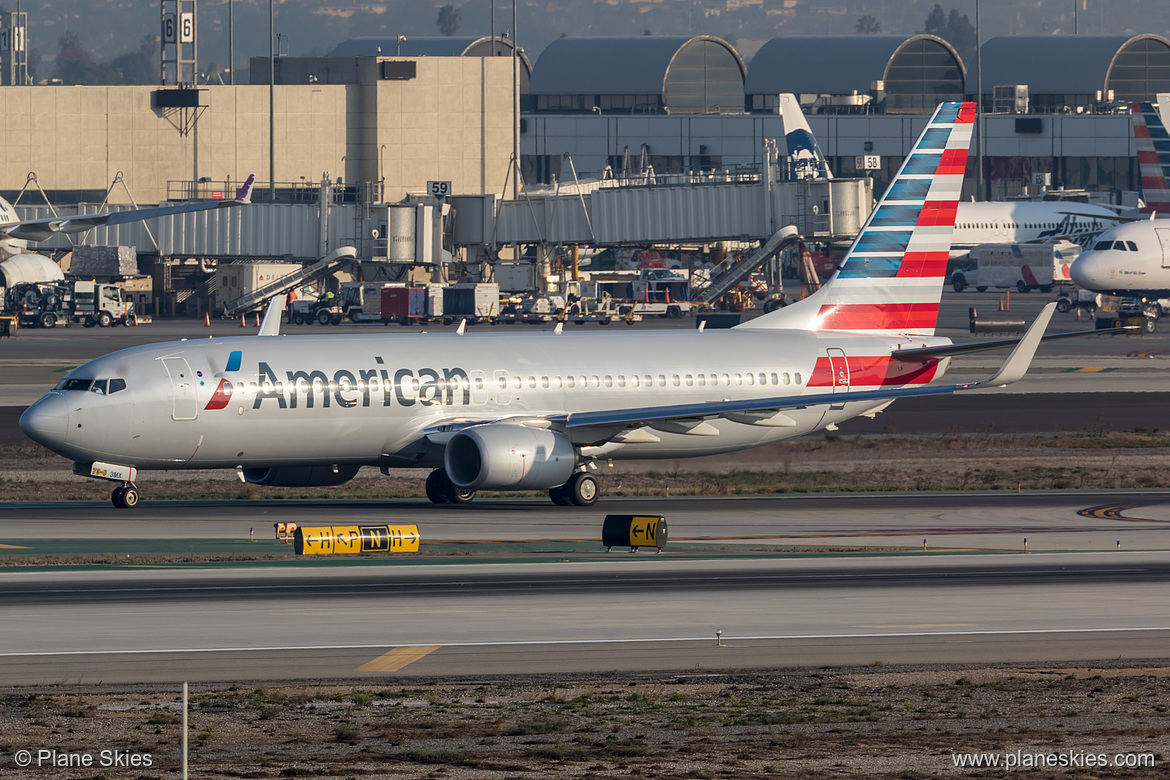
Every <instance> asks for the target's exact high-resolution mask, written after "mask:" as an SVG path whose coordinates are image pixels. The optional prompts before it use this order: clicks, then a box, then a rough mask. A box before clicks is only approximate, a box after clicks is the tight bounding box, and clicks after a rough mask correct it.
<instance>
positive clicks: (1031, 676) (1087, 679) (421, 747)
mask: <svg viewBox="0 0 1170 780" xmlns="http://www.w3.org/2000/svg"><path fill="white" fill-rule="evenodd" d="M1168 678H1170V667H1168V666H1166V665H1163V664H1150V663H1149V662H1146V663H1134V664H1125V663H1111V664H1106V665H1104V666H1102V667H1096V666H1093V667H1090V666H1070V667H1057V668H1050V667H1039V666H1036V667H1031V666H1024V667H1015V666H1013V667H957V666H956V667H933V668H922V667H896V668H886V667H867V668H848V669H828V668H825V669H815V670H781V671H775V672H771V673H762V674H761V673H752V674H743V675H739V674H730V675H705V674H694V675H662V676H656V675H636V676H631V675H565V676H556V677H543V678H524V679H515V678H502V679H490V680H489V679H476V678H464V679H457V680H435V681H430V682H427V683H425V684H416V683H411V684H401V683H399V682H397V681H394V680H393V679H386V680H380V681H369V680H366V681H363V682H362V683H361V684H360V685H358V686H355V685H329V686H304V685H301V686H271V687H264V688H253V687H237V686H231V687H223V686H219V687H216V686H212V687H203V686H201V687H198V688H194V689H192V693H191V699H190V708H189V712H190V715H189V718H190V720H189V740H190V766H191V769H192V777H197V778H238V777H246V778H283V777H301V776H303V777H376V778H422V777H442V778H475V779H476V780H478V779H480V778H482V779H484V780H487V779H488V778H492V779H495V778H517V777H530V776H537V775H538V774H542V775H546V776H548V775H551V776H555V777H589V778H619V777H620V778H629V777H638V778H691V777H693V778H714V777H735V778H765V777H766V778H772V777H813V778H820V777H832V778H837V777H851V778H893V777H902V778H917V777H923V778H926V777H941V776H954V775H955V773H956V772H961V773H962V774H961V776H964V777H997V776H1001V775H1002V770H998V771H994V772H993V771H992V770H972V769H964V770H958V769H956V766H955V763H954V762H955V759H954V757H953V756H954V754H957V753H983V754H987V755H999V756H1000V757H1001V759H1002V757H1003V756H1005V755H1007V754H1009V753H1010V754H1013V755H1016V756H1018V757H1024V756H1027V755H1041V756H1047V755H1057V756H1060V755H1064V756H1068V757H1070V758H1069V759H1066V760H1071V759H1072V758H1073V757H1077V756H1079V757H1080V758H1081V760H1083V759H1084V756H1085V755H1087V754H1092V755H1094V756H1097V755H1105V756H1107V757H1108V759H1109V760H1110V761H1111V762H1112V761H1114V759H1115V758H1116V757H1117V755H1118V754H1125V755H1127V756H1137V757H1142V758H1140V759H1137V758H1135V759H1132V760H1134V761H1137V760H1142V761H1147V762H1148V761H1153V762H1154V765H1155V766H1156V767H1158V768H1161V767H1162V766H1163V765H1164V763H1165V761H1166V760H1167V758H1170V756H1168V755H1167V751H1168V749H1170V710H1168V706H1167V693H1170V682H1168ZM180 723H181V710H180V698H179V695H178V692H177V691H176V690H174V689H170V690H161V689H157V688H145V687H143V688H112V687H109V686H101V685H97V686H84V687H76V688H73V687H69V688H21V689H10V690H7V691H3V692H0V735H3V736H0V765H3V766H4V769H3V774H5V775H6V776H9V773H10V771H11V770H10V769H9V767H8V766H7V765H8V764H9V763H10V762H11V761H12V760H13V753H14V752H15V751H17V750H21V749H28V750H32V751H34V754H35V752H36V751H37V750H38V749H42V748H55V749H57V750H58V751H63V752H65V753H72V754H85V753H89V754H93V755H94V756H95V760H100V755H99V752H100V751H101V750H112V751H124V753H125V754H126V755H149V757H150V760H151V766H150V767H149V769H147V770H146V771H145V772H142V771H128V770H125V769H122V770H117V769H115V770H103V769H100V768H98V769H96V770H95V769H94V768H92V767H90V768H84V767H73V768H54V769H50V770H48V771H50V772H51V773H52V777H54V778H59V779H60V780H67V779H73V778H76V779H77V780H82V779H84V780H90V778H94V777H109V778H114V777H140V776H141V777H157V776H160V775H164V774H171V773H173V772H175V771H176V770H177V769H178V768H179V765H180V756H181V754H180V744H181V726H180ZM1017 751H1018V753H1017ZM1017 760H1018V759H1017ZM1058 760H1059V759H1058ZM29 771H30V772H33V774H30V775H29V776H30V777H31V776H40V774H41V773H43V772H44V771H46V770H45V769H43V768H42V769H41V770H40V771H39V772H34V770H29ZM1163 772H1164V770H1163ZM1159 774H1160V773H1159V771H1158V769H1151V768H1150V767H1149V766H1146V767H1144V768H1137V769H1134V768H1112V767H1110V768H1105V769H1101V768H1099V767H1098V768H1093V769H1092V770H1091V771H1089V770H1085V769H1079V770H1078V769H1077V768H1076V766H1075V765H1074V766H1073V767H1072V768H1069V767H1067V766H1066V767H1063V768H1056V769H1045V770H1041V771H1035V772H1032V773H1030V774H1029V775H1028V776H1029V777H1041V778H1048V777H1061V778H1067V777H1098V778H1105V777H1152V776H1158V775H1159Z"/></svg>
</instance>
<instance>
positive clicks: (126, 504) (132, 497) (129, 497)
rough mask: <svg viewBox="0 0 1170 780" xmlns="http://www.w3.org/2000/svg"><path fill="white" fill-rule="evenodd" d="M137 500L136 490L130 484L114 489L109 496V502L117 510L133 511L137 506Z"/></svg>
mask: <svg viewBox="0 0 1170 780" xmlns="http://www.w3.org/2000/svg"><path fill="white" fill-rule="evenodd" d="M138 498H139V496H138V488H136V487H134V485H133V484H131V483H127V484H126V485H124V486H119V487H116V488H114V492H113V493H111V494H110V501H112V502H113V504H114V506H115V507H117V508H118V509H133V508H134V507H136V506H138Z"/></svg>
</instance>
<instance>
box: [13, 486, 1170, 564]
mask: <svg viewBox="0 0 1170 780" xmlns="http://www.w3.org/2000/svg"><path fill="white" fill-rule="evenodd" d="M607 514H651V515H662V516H664V517H666V518H667V521H668V524H669V531H670V533H669V538H670V544H671V545H675V546H678V545H686V544H690V545H704V546H706V547H707V548H709V549H715V550H718V548H720V547H723V546H728V547H731V548H736V547H753V548H758V549H763V550H768V549H774V548H778V547H791V546H800V547H807V548H810V549H812V548H819V547H833V548H839V549H848V548H854V547H857V548H864V547H869V548H895V549H900V548H907V549H921V548H922V545H923V542H924V541H926V543H927V546H928V549H930V550H935V549H942V548H947V549H961V550H1002V551H1010V552H1015V551H1022V550H1023V549H1024V540H1025V539H1027V540H1028V550H1029V551H1030V552H1042V551H1072V550H1080V551H1085V552H1101V551H1109V550H1116V549H1117V547H1118V543H1119V542H1120V546H1121V548H1122V549H1124V550H1170V492H1166V491H1150V492H1148V493H1134V492H1113V491H1103V492H1092V491H1051V492H1036V493H1028V494H1022V495H1021V494H1015V493H998V492H991V491H985V492H974V491H969V492H963V493H905V494H873V493H857V494H816V495H783V496H744V497H735V496H723V497H703V498H692V497H687V498H604V499H602V500H601V501H599V502H598V503H597V504H596V505H595V506H593V507H589V508H576V507H556V506H554V505H552V504H551V503H550V502H549V501H547V500H544V499H513V500H507V499H488V500H481V501H476V502H475V503H474V504H472V505H470V506H468V507H450V506H435V505H432V504H430V503H428V502H426V501H411V500H400V499H388V500H383V501H361V500H357V501H222V502H151V501H145V502H143V503H142V504H140V505H139V507H138V508H137V509H135V510H134V511H132V512H127V511H122V510H117V509H115V508H114V507H113V506H111V505H110V504H109V503H108V502H85V503H80V504H0V543H4V542H7V543H18V541H19V540H22V539H55V540H64V539H95V540H140V539H160V540H181V539H193V540H194V539H232V540H238V541H245V540H247V539H248V538H249V531H250V530H253V529H254V530H255V532H256V536H257V537H259V538H266V537H270V536H271V535H272V533H273V531H272V526H273V523H276V522H290V521H291V522H295V523H297V524H298V525H300V526H312V525H338V524H375V525H376V524H379V523H381V524H386V523H388V522H389V523H408V524H416V525H418V527H419V530H420V533H421V535H422V539H423V542H424V545H425V544H426V543H427V542H439V541H442V542H456V541H463V542H505V541H508V542H529V543H530V542H555V541H582V542H592V543H593V545H594V547H593V549H594V550H596V551H597V552H601V551H602V549H603V548H602V547H601V545H600V538H601V526H602V522H603V520H604V518H605V515H607ZM545 547H546V549H556V548H555V545H554V546H552V547H551V548H550V547H548V545H546V546H545ZM574 549H577V548H574ZM671 549H672V548H671V547H668V548H667V551H668V553H669V551H670V550H671Z"/></svg>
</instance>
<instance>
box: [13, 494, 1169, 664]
mask: <svg viewBox="0 0 1170 780" xmlns="http://www.w3.org/2000/svg"><path fill="white" fill-rule="evenodd" d="M607 511H612V512H623V513H624V512H631V513H633V512H654V513H661V514H663V515H665V516H666V517H667V518H668V520H669V522H670V529H671V542H670V545H671V546H668V548H667V551H666V552H664V553H663V554H661V555H654V554H649V553H647V552H646V551H642V552H640V553H638V554H637V555H630V554H629V553H626V552H618V551H614V552H612V553H609V554H608V555H607V554H605V553H603V552H602V548H601V547H600V544H599V543H597V539H598V536H599V533H600V523H601V519H602V517H603V516H604V514H605V512H607ZM274 518H276V519H281V520H287V519H293V520H295V521H297V522H299V523H301V524H311V523H313V522H317V521H320V520H322V519H325V518H333V520H335V521H336V520H344V521H345V522H364V521H376V520H379V521H381V522H383V523H384V522H387V521H393V522H406V523H417V524H418V525H419V527H420V531H421V532H422V535H423V538H424V540H443V539H447V540H463V541H470V540H481V541H485V542H487V541H492V540H495V541H500V540H528V541H529V542H532V541H534V540H544V542H545V544H544V545H543V547H542V548H541V549H543V550H545V553H544V554H541V555H529V554H527V553H525V552H524V548H523V547H520V548H514V549H512V550H511V551H510V552H507V553H504V554H495V555H492V556H491V558H490V559H491V560H492V561H494V562H493V563H483V562H476V561H477V560H478V559H472V562H467V561H468V559H467V558H463V557H459V556H454V557H453V556H438V557H435V556H422V557H416V558H414V559H413V560H411V561H410V562H409V563H406V562H404V561H403V560H402V559H394V560H390V561H384V562H383V563H382V564H379V565H353V564H348V563H347V564H340V565H331V564H330V563H329V562H327V561H319V562H316V561H315V562H311V563H299V562H291V563H284V564H281V563H280V562H276V563H272V564H270V563H256V564H237V565H225V566H208V565H204V566H194V565H183V566H180V567H179V568H170V569H162V568H160V567H158V566H153V565H143V566H137V567H128V568H122V569H111V568H110V567H105V568H102V569H97V570H95V569H89V570H71V571H60V570H56V571H53V570H50V571H22V570H20V569H6V570H3V571H2V572H0V625H3V626H4V631H3V634H2V636H0V685H26V684H48V683H77V682H87V683H88V682H98V681H104V682H123V683H130V682H160V683H171V682H177V681H181V680H190V681H200V680H202V681H220V682H223V681H235V680H241V681H245V680H269V681H275V680H294V681H305V680H319V679H351V678H363V677H386V676H397V677H403V676H409V677H415V678H428V677H434V676H440V675H473V676H479V677H483V676H499V675H509V674H535V673H557V672H609V671H623V672H634V673H647V674H652V673H688V674H690V673H703V672H706V671H716V670H735V669H758V668H775V667H784V666H793V665H843V664H868V663H875V662H881V663H968V662H972V663H973V662H996V661H1001V662H1024V661H1054V662H1055V661H1073V660H1080V661H1091V660H1093V659H1102V658H1116V657H1119V656H1120V657H1126V658H1135V657H1143V658H1157V657H1164V656H1165V655H1166V647H1167V646H1168V645H1167V640H1170V553H1168V552H1167V550H1168V549H1170V537H1168V536H1167V535H1166V532H1167V530H1170V494H1167V493H1158V492H1152V493H1148V494H1141V495H1133V494H1127V495H1119V494H1115V493H1083V494H1077V493H1073V494H1043V495H1024V496H1015V495H988V496H980V495H971V494H961V495H959V494H956V495H941V496H929V495H917V496H876V495H859V496H815V497H778V498H743V499H726V498H719V499H670V500H663V499H646V500H622V501H612V502H604V505H599V507H595V508H594V509H593V510H575V511H570V512H565V511H563V510H558V509H556V508H554V507H552V506H551V505H546V504H544V503H538V502H535V501H491V502H484V503H482V504H479V503H477V504H476V505H474V507H472V508H469V509H458V508H435V507H430V506H426V505H422V504H418V503H415V502H407V501H366V502H255V503H252V502H249V503H247V504H241V503H239V502H224V503H212V504H201V503H195V504H173V505H149V504H144V505H143V506H142V507H141V509H140V511H139V512H138V513H135V514H133V515H128V514H127V513H124V512H123V513H118V512H115V511H114V510H113V508H112V507H105V506H99V505H97V504H93V505H85V506H80V507H78V506H72V507H70V506H64V505H54V504H42V505H34V506H30V507H18V506H15V505H11V504H9V505H3V506H0V529H3V530H2V533H3V536H2V537H0V543H11V542H13V541H14V540H19V539H20V538H46V537H53V538H71V537H76V536H83V537H91V538H94V539H97V540H98V542H97V543H98V544H99V545H104V546H107V547H109V548H111V549H114V548H116V547H117V544H118V543H119V540H125V539H128V538H134V537H147V538H150V537H155V538H159V539H167V538H173V539H180V538H182V539H197V538H213V537H214V538H225V537H226V538H237V539H243V538H246V536H244V534H246V528H247V527H263V526H264V524H265V523H267V522H270V521H272V520H273V519H274ZM261 520H263V523H262V522H261ZM1025 537H1026V538H1027V539H1028V553H1027V554H1025V553H1024V552H1023V545H1022V542H1023V539H1024V538H1025ZM922 538H927V539H928V540H929V546H928V551H927V552H925V553H924V552H922V550H921V540H922ZM573 539H575V540H578V542H582V541H589V540H592V544H593V546H592V548H591V549H593V550H594V552H593V553H590V554H587V555H585V554H582V553H581V552H580V550H581V546H580V545H579V544H578V546H577V547H574V548H573V552H566V553H565V554H564V555H563V556H559V557H558V556H556V555H553V556H551V557H550V555H549V554H548V551H549V550H551V551H554V552H555V551H556V550H557V549H558V548H557V546H556V542H557V540H562V541H564V540H573ZM1118 541H1120V542H1121V551H1120V552H1119V551H1117V542H1118ZM566 544H567V543H566ZM675 545H677V549H675V548H674V546H675ZM866 547H880V548H882V549H885V550H893V549H900V550H901V551H900V552H897V553H886V554H866V553H865V552H864V548H866ZM724 548H726V549H724ZM748 549H750V550H752V551H753V552H751V553H745V552H743V551H744V550H748ZM800 549H804V550H807V551H811V550H816V549H820V550H825V549H835V550H837V553H836V554H824V553H822V554H819V555H811V554H808V553H807V552H806V553H804V554H798V553H796V552H795V550H800ZM944 549H945V550H951V551H952V552H949V553H943V552H941V551H942V550H944ZM672 550H673V551H672ZM779 550H782V552H777V551H779ZM844 550H852V551H853V552H849V553H846V552H843V551H844ZM963 550H967V551H974V550H982V551H987V550H991V551H994V552H990V553H989V552H962V551H963ZM769 551H772V552H769ZM526 560H533V561H541V562H539V563H536V562H534V563H526V562H525V561H526ZM716 630H722V631H723V637H722V643H723V645H724V646H718V645H717V644H716V633H715V632H716Z"/></svg>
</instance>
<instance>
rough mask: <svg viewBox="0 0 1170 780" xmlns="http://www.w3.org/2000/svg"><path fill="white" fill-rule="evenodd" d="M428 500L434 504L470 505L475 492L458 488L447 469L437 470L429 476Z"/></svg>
mask: <svg viewBox="0 0 1170 780" xmlns="http://www.w3.org/2000/svg"><path fill="white" fill-rule="evenodd" d="M427 498H429V499H430V500H431V503H432V504H470V503H471V502H472V501H474V500H475V491H474V490H464V489H463V488H461V487H458V486H457V485H456V484H455V483H454V482H452V481H451V478H450V477H448V476H447V472H446V470H445V469H435V470H434V471H432V472H431V473H430V474H428V475H427Z"/></svg>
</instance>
